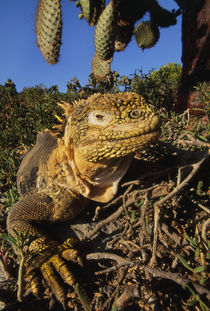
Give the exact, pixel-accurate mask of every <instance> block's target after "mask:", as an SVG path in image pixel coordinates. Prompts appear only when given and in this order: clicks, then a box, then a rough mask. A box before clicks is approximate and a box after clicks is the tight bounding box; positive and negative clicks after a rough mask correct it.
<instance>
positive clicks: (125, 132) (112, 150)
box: [7, 93, 160, 303]
mask: <svg viewBox="0 0 210 311" xmlns="http://www.w3.org/2000/svg"><path fill="white" fill-rule="evenodd" d="M63 107H64V109H65V115H66V120H65V123H64V124H63V127H64V133H63V135H62V137H61V138H56V137H55V136H53V135H52V133H51V132H50V131H45V132H42V133H41V134H39V136H38V138H37V142H36V144H35V146H34V147H33V148H32V150H31V151H29V152H28V153H27V154H26V155H25V157H24V159H23V161H22V164H21V166H20V168H19V171H18V176H17V182H18V188H19V192H20V195H21V197H20V200H19V202H17V203H16V204H15V205H14V206H13V207H12V208H11V209H10V211H9V215H8V220H7V223H8V231H9V232H10V233H11V234H13V229H15V230H16V231H17V232H25V231H28V232H29V234H30V235H32V236H35V237H37V238H36V239H35V240H34V241H33V242H32V243H31V245H30V248H29V253H28V255H27V256H28V257H27V256H26V258H27V260H26V273H27V274H28V276H29V278H30V279H31V285H32V290H33V292H34V293H38V291H39V277H38V275H37V274H36V272H37V271H38V270H40V271H41V273H42V275H43V277H44V278H45V280H46V281H47V283H48V285H49V287H51V289H52V290H53V292H54V294H55V295H56V297H57V298H58V300H60V301H61V302H62V303H64V300H65V292H64V290H63V288H62V285H61V284H60V281H59V280H58V279H57V277H56V273H55V270H56V271H57V272H58V273H59V274H60V276H61V277H62V278H63V279H64V281H65V282H66V283H68V284H70V285H74V283H75V279H74V277H73V275H72V273H71V271H69V270H68V267H67V266H66V264H65V263H64V261H63V259H62V258H65V259H67V260H72V261H76V262H79V261H80V258H79V256H78V252H77V251H76V250H75V249H74V247H73V246H74V245H72V240H71V238H70V239H68V240H67V241H65V242H64V243H63V244H58V242H56V241H53V240H52V239H51V237H50V236H49V233H48V232H47V230H46V228H45V226H46V224H47V225H48V224H53V223H55V222H63V221H67V220H71V219H73V218H74V217H75V216H76V215H78V214H79V213H80V212H81V211H82V210H83V209H84V208H85V207H86V206H87V204H88V202H89V200H94V201H97V202H108V201H109V200H111V199H112V198H113V197H114V195H115V194H116V192H117V188H118V183H119V181H120V180H121V178H122V177H123V175H124V174H125V173H126V171H127V169H128V167H129V165H130V162H131V159H132V156H133V154H134V153H135V151H138V150H142V149H145V148H146V146H147V145H149V144H151V143H152V142H154V141H156V140H157V138H158V137H159V125H160V122H159V119H158V117H157V116H155V114H154V112H153V111H152V110H151V108H149V107H148V106H147V105H146V104H145V102H144V100H143V98H142V97H141V96H139V95H138V94H136V93H118V94H104V95H101V94H95V95H92V96H91V97H89V98H88V99H87V100H81V101H79V102H77V103H75V106H74V107H73V108H72V107H71V106H70V105H68V104H67V103H65V104H64V105H63ZM46 227H47V226H46ZM73 244H74V243H73Z"/></svg>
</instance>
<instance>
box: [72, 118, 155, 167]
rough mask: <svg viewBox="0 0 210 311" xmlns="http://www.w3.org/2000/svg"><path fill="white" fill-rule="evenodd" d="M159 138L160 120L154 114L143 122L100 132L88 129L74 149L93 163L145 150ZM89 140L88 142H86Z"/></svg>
mask: <svg viewBox="0 0 210 311" xmlns="http://www.w3.org/2000/svg"><path fill="white" fill-rule="evenodd" d="M159 136H160V120H159V118H158V117H157V116H155V115H154V114H153V115H151V116H150V118H149V119H148V120H144V121H143V122H136V123H128V124H126V125H125V124H117V125H114V126H112V127H111V129H103V130H101V131H96V130H95V129H94V130H93V129H92V128H89V129H88V130H87V132H86V137H85V139H84V140H81V142H80V143H79V144H78V145H77V147H76V149H78V150H79V152H80V153H81V154H82V155H83V157H84V158H85V159H86V160H88V161H90V162H93V163H98V162H103V161H104V160H109V159H116V158H121V157H125V156H127V155H130V154H133V153H135V152H137V151H140V150H142V149H145V148H146V147H147V145H150V144H152V143H153V142H155V141H156V140H157V139H158V138H159ZM88 138H89V140H88Z"/></svg>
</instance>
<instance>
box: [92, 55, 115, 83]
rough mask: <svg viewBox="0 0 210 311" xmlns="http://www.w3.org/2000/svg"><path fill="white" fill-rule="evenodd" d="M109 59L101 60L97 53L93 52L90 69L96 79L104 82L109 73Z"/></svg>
mask: <svg viewBox="0 0 210 311" xmlns="http://www.w3.org/2000/svg"><path fill="white" fill-rule="evenodd" d="M111 61H112V59H110V60H108V61H107V60H103V59H101V58H100V57H99V56H98V54H97V53H95V55H94V57H93V60H92V71H93V74H94V76H95V78H96V80H98V81H104V82H106V80H107V78H108V76H109V74H110V72H111V71H110V63H111Z"/></svg>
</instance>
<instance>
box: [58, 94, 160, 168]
mask: <svg viewBox="0 0 210 311" xmlns="http://www.w3.org/2000/svg"><path fill="white" fill-rule="evenodd" d="M159 136H160V120H159V118H158V116H156V115H155V113H154V111H153V110H152V108H150V107H149V106H148V105H147V104H146V103H145V100H144V99H143V97H141V96H140V95H138V94H136V93H133V92H127V93H116V94H110V93H108V94H98V93H97V94H94V95H92V96H90V97H89V98H88V99H86V100H81V101H80V102H77V103H76V106H75V108H74V109H73V111H72V112H71V115H70V116H69V117H68V120H67V124H66V127H65V133H64V142H65V145H66V146H68V144H73V146H74V149H77V151H78V152H79V153H80V154H81V155H82V156H83V157H84V158H85V159H86V160H88V161H90V162H100V161H104V160H109V159H113V158H121V157H125V156H127V155H129V154H132V153H134V152H136V151H139V150H143V149H145V148H146V146H147V145H150V144H151V143H153V142H155V141H156V140H157V139H158V138H159Z"/></svg>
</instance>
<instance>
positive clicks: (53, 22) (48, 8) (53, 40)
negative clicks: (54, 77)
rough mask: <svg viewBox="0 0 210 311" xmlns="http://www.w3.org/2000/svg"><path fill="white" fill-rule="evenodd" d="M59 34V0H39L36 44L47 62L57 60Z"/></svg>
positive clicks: (51, 62)
mask: <svg viewBox="0 0 210 311" xmlns="http://www.w3.org/2000/svg"><path fill="white" fill-rule="evenodd" d="M61 34H62V19H61V6H60V0H40V1H39V5H38V10H37V16H36V35H37V46H38V47H39V48H40V50H41V53H42V55H43V56H44V58H45V59H46V61H47V62H48V63H49V64H55V63H56V62H57V61H58V57H59V51H60V45H61Z"/></svg>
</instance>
